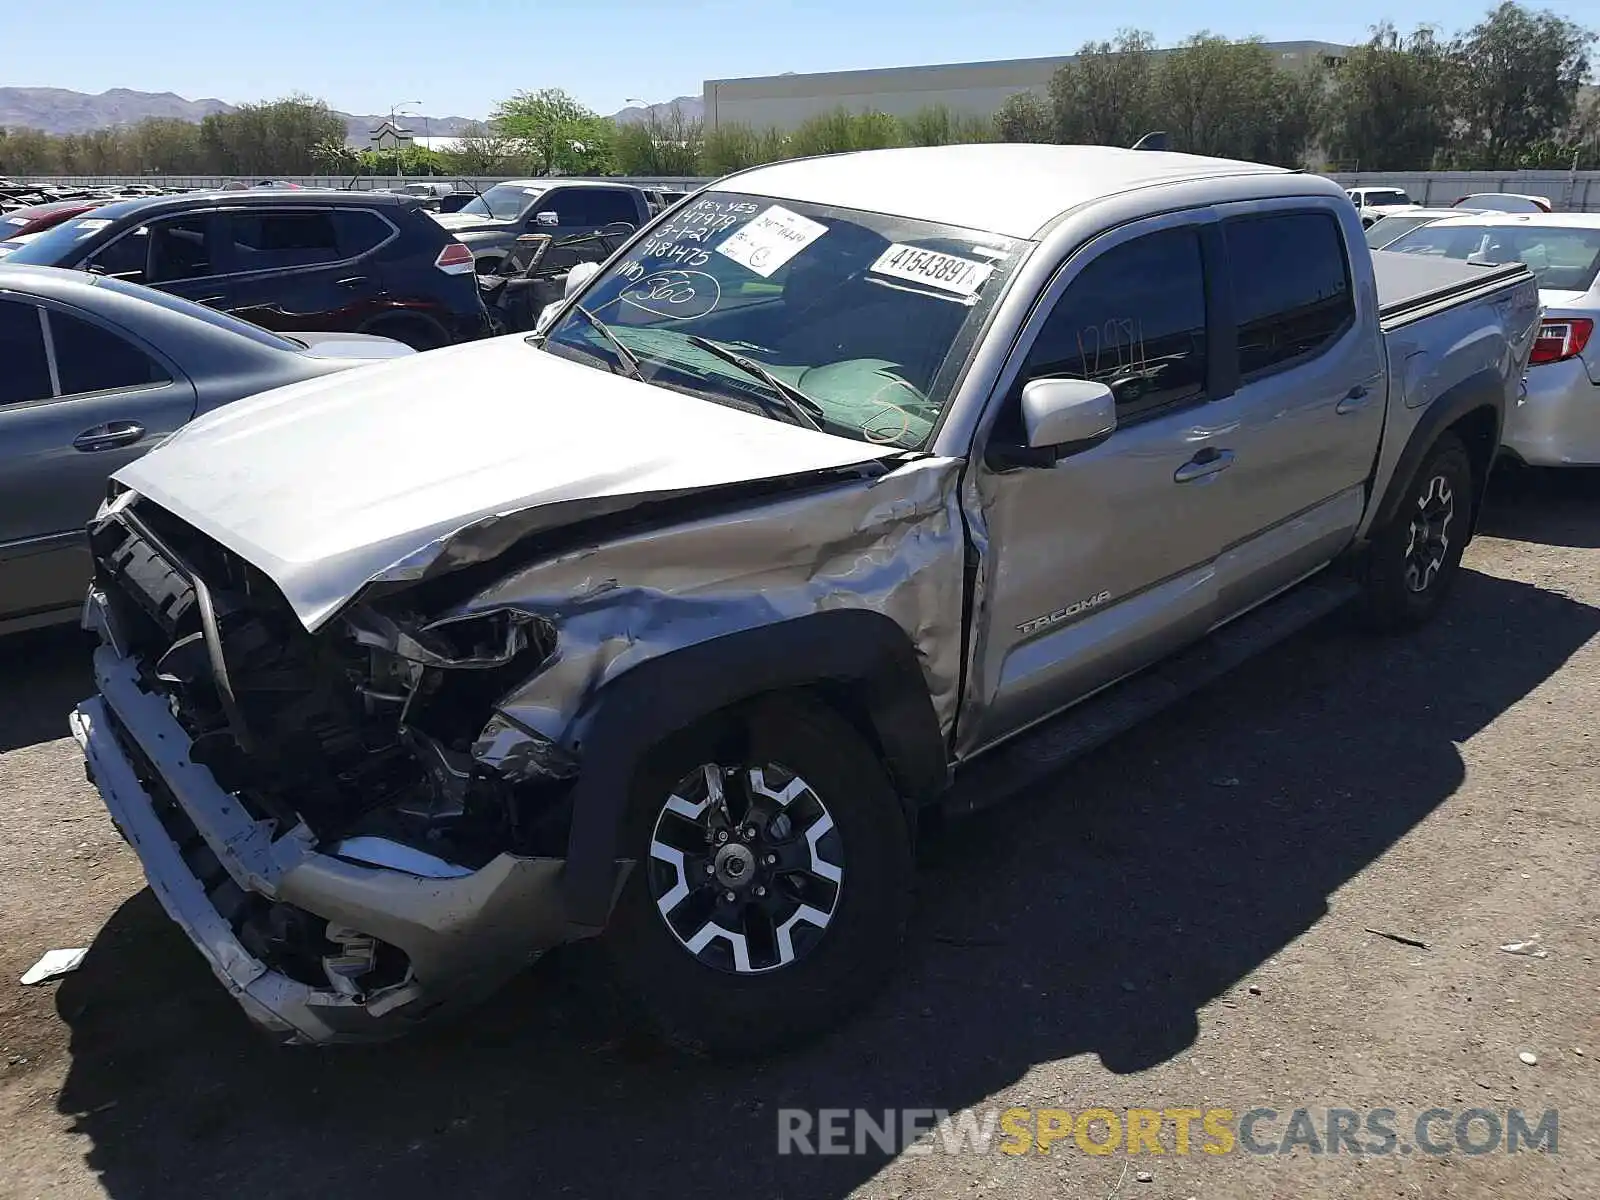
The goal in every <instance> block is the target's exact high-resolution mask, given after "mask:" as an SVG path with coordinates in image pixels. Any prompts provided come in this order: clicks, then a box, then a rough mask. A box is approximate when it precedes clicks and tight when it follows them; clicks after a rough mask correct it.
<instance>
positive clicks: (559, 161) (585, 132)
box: [490, 88, 610, 175]
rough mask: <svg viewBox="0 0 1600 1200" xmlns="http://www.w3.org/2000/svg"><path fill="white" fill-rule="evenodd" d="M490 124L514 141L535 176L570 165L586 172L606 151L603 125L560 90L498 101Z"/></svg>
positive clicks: (529, 93) (525, 94)
mask: <svg viewBox="0 0 1600 1200" xmlns="http://www.w3.org/2000/svg"><path fill="white" fill-rule="evenodd" d="M490 123H491V124H492V125H493V126H494V128H495V129H496V131H497V132H499V133H500V134H502V135H503V136H505V137H507V138H510V139H511V140H512V141H513V142H514V143H516V145H517V147H518V149H519V150H520V152H521V153H522V154H523V155H524V156H525V157H526V158H527V160H528V163H529V166H530V168H531V169H532V171H533V173H534V174H535V175H553V174H557V173H560V172H563V171H571V170H572V168H573V167H577V168H578V169H579V170H581V171H584V172H586V173H587V172H589V171H591V170H592V169H593V165H594V164H595V162H596V161H597V160H598V159H599V158H600V156H601V154H602V153H603V152H604V151H606V150H609V144H610V138H609V136H608V135H607V132H606V130H605V129H604V128H603V126H604V125H605V122H603V121H602V120H601V119H600V118H599V117H597V116H596V115H595V114H594V113H592V112H590V111H589V110H588V109H587V108H585V107H584V106H583V105H581V104H579V103H578V102H577V101H576V100H574V99H573V98H572V97H571V96H569V95H568V94H567V93H566V92H564V91H562V90H561V89H560V88H542V89H540V90H539V91H537V92H518V93H517V94H516V95H515V96H512V97H511V98H510V99H509V100H503V101H501V103H500V105H499V107H497V108H496V109H495V110H494V112H493V113H492V114H491V115H490Z"/></svg>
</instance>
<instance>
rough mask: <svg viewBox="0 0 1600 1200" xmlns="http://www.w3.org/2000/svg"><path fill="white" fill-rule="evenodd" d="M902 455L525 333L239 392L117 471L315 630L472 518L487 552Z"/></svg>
mask: <svg viewBox="0 0 1600 1200" xmlns="http://www.w3.org/2000/svg"><path fill="white" fill-rule="evenodd" d="M898 452H899V451H898V450H897V449H896V448H895V447H891V446H875V445H871V444H869V443H866V442H858V441H854V440H852V439H849V438H841V437H835V436H833V435H831V434H826V433H817V432H815V431H813V430H809V429H805V428H802V427H800V426H797V425H788V424H785V423H783V422H781V421H776V420H769V419H768V418H766V417H761V416H756V415H752V414H750V413H747V412H742V411H740V410H737V409H732V408H727V407H724V406H723V405H720V404H716V403H714V402H712V401H709V400H702V399H699V398H697V397H694V396H686V395H683V394H681V393H678V392H674V391H669V390H667V389H665V388H658V387H652V386H650V385H649V384H645V383H640V382H638V381H636V380H632V379H627V378H624V377H622V376H618V375H613V374H610V373H608V372H606V371H605V370H603V369H598V368H595V367H590V366H587V365H585V364H582V363H576V362H571V361H568V360H565V359H560V358H557V357H555V356H554V355H552V354H548V353H545V352H544V351H541V350H536V349H534V348H533V347H532V346H529V345H528V344H527V342H526V341H525V339H524V338H523V337H522V336H520V335H516V334H513V335H510V336H507V337H501V338H493V339H490V340H488V341H482V342H474V343H470V344H467V345H463V346H455V347H450V348H447V349H443V350H433V351H429V352H428V353H427V354H417V355H413V356H410V357H407V358H401V359H395V360H393V361H392V362H386V363H380V364H376V365H373V366H369V367H362V368H359V369H357V370H354V371H346V372H339V373H337V374H333V375H327V376H322V377H320V378H317V379H312V380H307V381H305V382H302V383H296V384H291V385H290V386H288V387H283V388H277V389H275V390H273V391H270V392H263V393H262V394H261V395H259V396H254V397H251V398H250V399H247V400H241V401H239V402H237V403H235V404H229V405H226V406H224V407H222V408H219V409H216V410H215V411H213V412H211V413H207V414H206V415H204V416H202V417H200V418H198V419H197V420H195V421H193V422H191V423H190V424H188V425H186V426H185V427H184V428H183V429H181V430H180V431H179V432H178V433H177V434H176V435H175V436H174V437H172V438H171V439H170V440H168V441H167V442H166V443H164V444H163V445H162V446H160V447H159V448H158V449H156V450H153V451H152V452H151V453H149V454H147V455H145V456H144V457H142V458H139V459H137V460H135V461H134V462H133V463H130V464H129V465H128V466H126V467H124V468H123V469H122V470H120V471H118V472H117V473H116V475H115V478H116V479H117V480H118V481H119V482H121V483H123V484H126V485H127V486H128V487H130V488H132V489H133V490H134V491H135V492H137V493H139V494H140V495H143V496H148V497H149V498H150V499H151V500H152V501H154V502H155V503H157V504H159V505H161V506H162V507H163V508H166V509H168V510H170V511H171V512H172V513H174V514H175V515H176V516H178V517H180V518H181V519H182V520H184V521H187V522H188V523H190V524H191V525H193V526H195V528H197V529H199V530H201V531H202V532H204V533H206V534H207V535H209V536H210V537H212V538H215V539H216V540H217V541H219V542H221V543H222V544H223V545H224V546H226V547H228V548H229V549H230V550H232V551H234V552H235V553H237V554H239V555H240V556H241V557H243V558H245V559H246V560H247V561H249V562H251V563H253V564H254V565H255V566H257V567H259V568H260V569H261V570H262V571H263V572H265V573H266V574H267V575H268V576H269V577H270V578H271V579H272V581H273V582H274V583H276V584H277V585H278V587H279V588H280V589H281V590H282V592H283V594H284V596H285V597H286V598H287V599H288V601H289V604H290V605H291V606H292V607H293V609H294V611H295V613H296V614H297V615H298V616H299V618H300V620H301V621H302V622H303V623H304V624H305V626H306V628H307V629H311V630H315V629H317V628H318V627H319V626H320V625H321V624H323V623H324V622H325V621H327V620H328V618H329V617H331V616H332V615H333V614H334V613H335V612H337V611H338V610H339V609H340V608H341V607H342V606H343V605H344V604H345V603H346V602H347V601H349V600H350V598H351V597H353V596H354V595H355V594H356V593H357V592H359V591H360V590H361V589H362V588H363V587H364V586H365V585H366V584H368V583H369V582H374V581H376V580H379V579H414V578H419V577H421V576H422V575H423V574H424V573H425V572H426V571H427V570H428V568H429V567H430V566H435V565H436V560H439V559H440V558H441V555H442V554H445V553H446V552H447V550H448V547H449V543H450V538H451V535H453V534H456V533H457V532H458V531H463V530H465V529H467V527H469V526H474V527H476V528H475V529H474V531H473V534H472V538H471V542H472V546H473V550H472V551H471V553H473V554H476V555H477V556H479V557H482V556H489V555H492V554H493V553H495V552H497V551H498V549H499V548H503V546H504V545H507V544H509V543H510V542H511V541H513V540H515V539H516V538H517V537H521V536H525V535H526V534H528V533H532V532H535V531H536V530H539V529H546V528H552V527H554V526H557V525H561V524H567V523H570V522H572V521H577V520H583V519H585V518H588V517H592V516H597V515H600V514H603V513H607V512H616V511H619V510H623V509H626V508H629V507H632V506H634V505H637V504H639V503H642V502H644V501H647V500H652V499H659V498H662V497H665V496H671V495H682V494H687V493H692V492H697V491H703V490H706V489H709V488H715V487H720V486H725V485H729V484H736V483H742V482H750V481H754V480H761V479H774V478H780V477H783V476H792V475H803V474H806V473H809V472H814V471H825V470H829V469H833V468H838V467H844V466H849V465H851V464H859V463H866V462H870V461H873V460H875V459H880V458H884V457H887V456H888V455H891V454H895V453H898ZM441 565H442V564H441Z"/></svg>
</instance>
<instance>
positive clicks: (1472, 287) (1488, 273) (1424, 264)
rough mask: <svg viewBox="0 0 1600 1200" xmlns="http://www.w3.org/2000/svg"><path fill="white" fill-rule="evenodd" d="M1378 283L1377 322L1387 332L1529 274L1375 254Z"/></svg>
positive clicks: (1518, 267) (1506, 267)
mask: <svg viewBox="0 0 1600 1200" xmlns="http://www.w3.org/2000/svg"><path fill="white" fill-rule="evenodd" d="M1372 270H1373V273H1374V275H1376V276H1377V280H1378V319H1379V321H1380V322H1381V324H1382V325H1383V328H1384V329H1385V330H1389V329H1393V328H1396V327H1398V326H1400V325H1404V324H1407V323H1408V322H1411V321H1415V320H1417V319H1419V318H1421V317H1424V316H1426V315H1427V314H1429V313H1431V312H1434V311H1437V310H1438V309H1439V308H1440V307H1442V306H1445V305H1449V304H1455V303H1458V302H1459V301H1461V300H1463V299H1465V298H1466V297H1467V296H1472V295H1481V294H1483V293H1484V292H1489V291H1494V290H1496V289H1497V288H1500V287H1503V286H1505V285H1506V284H1508V283H1510V282H1511V281H1512V280H1515V279H1520V278H1522V277H1523V276H1524V275H1526V274H1527V271H1528V268H1527V267H1526V266H1524V265H1523V264H1522V263H1504V264H1501V265H1498V266H1479V265H1477V264H1474V263H1469V262H1464V261H1462V260H1461V259H1456V258H1440V257H1436V256H1434V255H1423V254H1397V253H1395V252H1393V251H1389V250H1374V251H1373V252H1372Z"/></svg>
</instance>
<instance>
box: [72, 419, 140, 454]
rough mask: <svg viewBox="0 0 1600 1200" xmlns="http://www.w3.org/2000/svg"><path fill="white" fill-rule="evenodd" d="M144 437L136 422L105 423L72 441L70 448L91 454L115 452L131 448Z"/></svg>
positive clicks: (91, 428)
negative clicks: (121, 448)
mask: <svg viewBox="0 0 1600 1200" xmlns="http://www.w3.org/2000/svg"><path fill="white" fill-rule="evenodd" d="M143 436H144V426H143V425H141V424H139V422H137V421H107V422H106V423H105V424H104V425H94V426H91V427H90V428H88V429H85V430H84V431H83V432H82V433H80V434H79V435H78V436H77V437H75V438H73V439H72V448H73V449H74V450H82V451H85V452H86V453H93V452H94V451H96V450H115V449H117V448H118V447H120V446H131V445H133V444H134V443H135V442H137V441H138V440H139V439H140V438H142V437H143Z"/></svg>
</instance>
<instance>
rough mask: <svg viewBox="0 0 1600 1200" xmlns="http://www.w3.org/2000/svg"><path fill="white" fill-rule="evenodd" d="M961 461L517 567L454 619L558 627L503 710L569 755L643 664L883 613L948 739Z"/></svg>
mask: <svg viewBox="0 0 1600 1200" xmlns="http://www.w3.org/2000/svg"><path fill="white" fill-rule="evenodd" d="M961 466H962V463H961V461H960V460H958V459H950V458H923V459H918V460H915V461H912V462H907V463H905V464H902V465H900V466H898V467H897V468H895V469H893V470H891V471H889V472H887V473H886V474H883V475H881V476H879V477H877V478H875V479H853V480H850V481H848V482H842V483H839V484H837V485H833V486H826V487H823V488H821V489H819V490H816V491H813V492H809V493H806V494H803V495H799V496H786V497H782V498H778V499H774V500H769V501H766V502H762V503H757V504H754V505H751V506H748V507H743V506H741V507H739V508H737V509H734V510H731V511H727V512H721V513H716V514H713V515H708V516H705V517H702V518H699V519H696V520H691V521H688V522H685V523H682V524H679V525H674V526H672V527H670V528H668V529H664V530H640V531H639V532H637V533H633V534H624V535H622V536H620V537H610V538H607V539H606V540H605V541H603V542H600V543H597V544H593V545H586V546H584V547H582V548H579V549H576V550H572V551H568V552H564V553H560V554H557V555H555V556H552V557H550V558H547V559H544V560H541V561H538V562H535V563H533V564H531V565H528V566H525V567H523V568H521V569H519V570H516V571H514V572H512V573H511V574H509V575H507V576H506V577H504V578H503V579H501V580H499V581H498V582H496V583H494V584H493V585H491V586H489V587H487V588H485V589H483V590H482V591H480V592H479V593H477V594H476V595H475V596H473V597H472V598H471V599H470V600H469V601H467V602H466V603H464V604H462V605H460V606H459V607H457V608H456V609H455V610H453V611H452V613H451V614H449V615H450V616H456V615H464V614H468V613H473V612H478V611H487V610H493V609H499V608H511V609H517V610H521V611H525V612H529V613H534V614H537V615H539V616H542V617H544V618H546V619H547V620H549V621H550V622H551V624H552V625H553V626H554V627H555V630H556V638H557V640H556V649H555V652H554V654H553V655H552V656H551V657H550V658H549V659H548V660H547V661H546V662H545V663H544V664H543V665H542V666H541V667H540V669H539V670H538V671H537V672H536V673H535V674H534V675H533V676H532V677H531V678H529V679H528V680H527V681H526V682H525V683H523V684H522V685H521V686H519V687H518V688H516V689H515V690H513V691H512V692H511V693H510V694H508V695H507V696H506V697H504V698H503V699H502V700H501V702H500V703H499V704H498V705H497V707H498V708H499V710H500V711H502V712H504V713H506V714H507V715H509V716H511V717H513V718H514V719H515V720H517V721H519V722H521V723H523V724H525V725H527V726H529V727H530V728H532V729H534V730H537V731H538V732H539V733H541V734H543V735H545V736H546V737H549V738H551V739H552V740H555V741H557V742H561V743H565V744H568V745H571V744H572V743H574V742H575V741H577V740H581V735H582V729H583V725H584V724H585V722H586V719H587V718H588V717H589V715H591V713H592V709H593V706H594V704H595V701H596V700H597V698H599V697H600V695H601V694H602V693H603V692H604V690H605V688H606V687H607V685H608V684H610V683H612V682H614V681H615V680H617V679H618V678H620V677H621V676H622V675H623V674H625V673H626V672H628V671H630V670H632V669H633V668H635V667H637V666H639V665H640V664H641V663H644V662H648V661H651V660H653V659H658V658H661V657H662V656H664V655H668V654H671V653H672V652H674V651H676V650H681V649H684V648H687V647H690V646H697V645H701V644H703V643H707V642H712V641H714V640H715V639H717V638H719V637H723V636H726V635H728V634H732V633H737V632H740V631H744V630H749V629H754V628H757V627H761V626H770V625H773V624H775V623H779V622H782V621H785V620H789V619H793V618H799V617H805V616H810V615H812V614H816V613H826V612H829V611H838V610H852V609H860V610H867V611H872V612H877V613H881V614H882V615H884V616H886V617H888V618H890V619H891V620H892V621H893V622H894V623H895V624H896V625H898V626H899V628H900V629H901V630H902V631H903V632H904V634H905V636H906V638H907V640H908V641H909V642H910V644H911V646H912V648H913V650H914V652H915V655H916V659H917V662H918V664H919V665H920V667H921V669H922V675H923V679H924V681H925V683H926V685H927V689H928V694H929V697H930V699H931V701H932V705H933V708H934V711H935V713H936V715H937V717H938V721H939V725H940V728H941V731H942V732H943V733H944V734H945V735H946V736H947V737H948V734H949V732H950V728H951V724H952V722H953V721H954V718H955V711H956V704H957V698H958V694H959V690H960V672H961V659H962V653H963V647H964V644H965V637H964V630H963V614H964V608H963V591H962V590H963V572H964V568H965V555H966V547H965V533H964V530H963V527H962V518H961V511H960V505H959V502H958V481H959V478H960V469H961ZM446 619H448V618H446Z"/></svg>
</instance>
